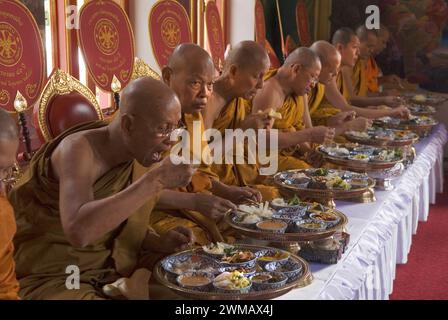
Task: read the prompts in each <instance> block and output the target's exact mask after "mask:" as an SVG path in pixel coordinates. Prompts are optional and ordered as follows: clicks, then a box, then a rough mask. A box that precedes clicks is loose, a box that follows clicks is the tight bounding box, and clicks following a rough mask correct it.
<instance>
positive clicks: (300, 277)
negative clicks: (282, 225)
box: [154, 244, 312, 300]
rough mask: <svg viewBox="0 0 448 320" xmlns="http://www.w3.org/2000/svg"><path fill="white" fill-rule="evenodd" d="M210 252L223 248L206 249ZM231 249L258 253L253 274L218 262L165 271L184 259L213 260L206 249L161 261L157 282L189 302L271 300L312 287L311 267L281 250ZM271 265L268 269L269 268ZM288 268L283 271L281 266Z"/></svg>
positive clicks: (157, 265)
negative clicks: (175, 271)
mask: <svg viewBox="0 0 448 320" xmlns="http://www.w3.org/2000/svg"><path fill="white" fill-rule="evenodd" d="M206 247H207V250H209V249H210V248H212V250H213V251H219V250H214V249H215V248H216V247H218V248H221V247H223V246H222V245H215V246H211V245H207V246H206ZM232 247H236V248H238V250H240V252H253V253H256V258H255V261H256V265H255V266H254V268H253V269H252V270H253V272H250V273H249V272H244V269H235V268H234V269H232V268H229V267H228V265H227V264H226V263H225V262H223V261H221V260H219V259H217V260H216V261H215V262H216V264H214V265H213V268H212V269H210V268H209V265H207V266H206V267H205V268H204V265H202V264H195V265H194V266H190V267H189V268H187V269H188V270H187V269H186V270H184V271H182V273H180V274H176V273H173V272H172V271H173V270H172V269H171V268H168V269H167V268H166V266H167V265H169V264H171V263H172V262H173V261H185V257H197V258H196V259H198V260H201V259H203V260H208V259H211V258H210V257H209V256H206V255H203V254H204V249H203V248H194V249H190V250H186V251H183V252H179V253H175V254H173V255H170V256H168V257H166V258H164V259H162V260H161V261H159V262H158V263H157V264H156V266H155V268H154V276H155V278H156V280H157V281H158V282H159V283H161V284H162V285H164V286H166V287H167V288H169V289H171V290H172V291H174V292H175V293H177V294H179V295H181V296H183V297H186V298H190V299H231V300H242V299H272V298H275V297H278V296H280V295H282V294H285V293H287V292H288V291H290V290H291V289H293V288H296V287H303V286H306V285H308V284H309V283H311V280H312V276H311V273H310V269H309V265H308V264H307V263H306V262H305V260H303V259H302V258H300V257H298V256H296V255H293V254H291V253H289V252H287V251H284V250H281V249H275V248H271V247H264V246H255V245H246V244H237V245H232ZM268 265H269V267H268ZM283 265H284V266H285V267H284V268H282V267H281V266H283Z"/></svg>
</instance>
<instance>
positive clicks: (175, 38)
mask: <svg viewBox="0 0 448 320" xmlns="http://www.w3.org/2000/svg"><path fill="white" fill-rule="evenodd" d="M161 33H162V39H163V42H164V43H165V45H166V46H168V47H170V48H175V47H176V46H177V45H178V44H179V42H180V26H179V24H178V23H177V21H176V20H174V19H173V18H171V17H167V18H165V19H164V20H163V22H162V27H161Z"/></svg>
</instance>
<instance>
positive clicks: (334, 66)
mask: <svg viewBox="0 0 448 320" xmlns="http://www.w3.org/2000/svg"><path fill="white" fill-rule="evenodd" d="M310 49H311V50H313V52H314V53H316V54H317V55H318V56H319V58H320V61H321V63H322V70H321V72H320V75H319V82H320V83H322V84H328V83H329V82H330V81H331V80H332V79H333V78H334V77H336V76H337V74H338V72H339V67H340V65H341V54H340V53H339V51H338V50H337V49H336V48H335V46H333V45H332V44H331V43H329V42H327V41H324V40H319V41H316V42H314V43H313V44H312V46H311V47H310Z"/></svg>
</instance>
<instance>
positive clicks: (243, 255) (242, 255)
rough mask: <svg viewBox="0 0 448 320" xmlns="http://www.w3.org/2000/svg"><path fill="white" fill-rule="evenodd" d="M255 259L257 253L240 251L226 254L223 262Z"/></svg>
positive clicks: (240, 261)
mask: <svg viewBox="0 0 448 320" xmlns="http://www.w3.org/2000/svg"><path fill="white" fill-rule="evenodd" d="M254 259H255V254H254V253H253V252H252V251H238V252H236V253H234V254H232V255H228V256H224V257H223V258H222V259H221V262H225V263H242V262H248V261H251V260H254Z"/></svg>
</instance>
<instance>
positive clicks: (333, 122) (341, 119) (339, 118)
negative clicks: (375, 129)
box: [327, 111, 356, 128]
mask: <svg viewBox="0 0 448 320" xmlns="http://www.w3.org/2000/svg"><path fill="white" fill-rule="evenodd" d="M355 117H356V112H355V111H345V112H339V113H338V114H336V115H334V116H332V117H330V118H329V119H328V123H327V124H328V126H329V127H332V128H337V127H340V126H341V125H343V124H344V123H346V122H349V121H351V120H353V119H355Z"/></svg>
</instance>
